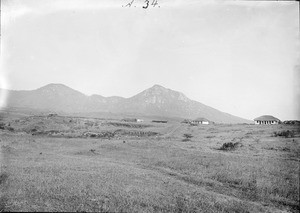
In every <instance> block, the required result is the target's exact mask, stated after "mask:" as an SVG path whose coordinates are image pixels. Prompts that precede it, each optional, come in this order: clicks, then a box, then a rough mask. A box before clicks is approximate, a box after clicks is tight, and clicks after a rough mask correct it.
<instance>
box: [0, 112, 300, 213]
mask: <svg viewBox="0 0 300 213" xmlns="http://www.w3.org/2000/svg"><path fill="white" fill-rule="evenodd" d="M1 122H3V123H4V124H5V125H6V126H8V125H9V126H10V127H11V128H13V129H9V128H5V129H0V140H1V141H0V145H1V152H0V153H1V156H0V157H1V171H0V172H1V173H0V196H1V197H0V212H1V211H73V212H74V211H80V212H298V209H299V161H300V132H299V126H296V125H283V124H282V125H273V126H256V125H247V124H244V125H242V124H241V125H218V124H216V125H198V126H190V125H188V124H183V123H180V122H175V121H173V122H168V123H167V124H155V123H151V122H150V120H145V121H144V122H143V123H126V122H121V121H119V120H117V119H115V120H112V119H111V120H109V119H93V118H80V117H62V116H53V117H46V116H19V117H18V116H15V117H13V119H12V116H9V117H7V116H6V117H5V116H4V115H3V116H2V121H1ZM287 130H289V131H293V132H294V135H293V137H287V138H286V137H280V136H277V134H274V132H282V131H287ZM187 134H188V135H189V137H186V135H187ZM224 143H233V144H235V146H234V147H233V148H232V149H223V150H222V149H221V148H222V145H223V144H224Z"/></svg>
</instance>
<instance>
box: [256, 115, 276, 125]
mask: <svg viewBox="0 0 300 213" xmlns="http://www.w3.org/2000/svg"><path fill="white" fill-rule="evenodd" d="M254 122H255V124H267V125H269V124H270V125H271V124H279V123H280V120H279V119H278V118H275V117H273V116H272V115H263V116H260V117H258V118H255V119H254Z"/></svg>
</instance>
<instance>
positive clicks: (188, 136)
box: [182, 133, 193, 142]
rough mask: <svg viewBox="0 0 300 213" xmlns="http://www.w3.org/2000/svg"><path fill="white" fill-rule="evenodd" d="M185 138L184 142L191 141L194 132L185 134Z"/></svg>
mask: <svg viewBox="0 0 300 213" xmlns="http://www.w3.org/2000/svg"><path fill="white" fill-rule="evenodd" d="M183 137H184V139H182V141H183V142H187V141H191V138H192V137H193V135H192V134H187V133H186V134H183Z"/></svg>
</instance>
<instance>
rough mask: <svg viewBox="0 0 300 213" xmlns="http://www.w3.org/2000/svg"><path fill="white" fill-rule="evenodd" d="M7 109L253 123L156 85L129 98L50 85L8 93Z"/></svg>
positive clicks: (9, 91)
mask: <svg viewBox="0 0 300 213" xmlns="http://www.w3.org/2000/svg"><path fill="white" fill-rule="evenodd" d="M7 91H8V98H7V107H28V108H32V109H39V110H52V111H62V112H67V113H80V112H83V113H89V112H104V113H105V112H106V113H108V112H109V113H121V114H126V113H128V114H132V113H137V114H144V115H146V116H163V117H181V118H189V119H195V118H197V117H204V118H207V119H209V120H211V121H214V122H217V123H250V122H251V121H250V120H247V119H244V118H240V117H237V116H234V115H231V114H229V113H225V112H222V111H220V110H217V109H215V108H212V107H210V106H207V105H205V104H202V103H200V102H198V101H194V100H191V99H189V98H188V97H186V96H185V95H184V94H183V93H181V92H179V91H174V90H172V89H168V88H165V87H163V86H161V85H158V84H155V85H153V86H152V87H150V88H148V89H145V90H143V91H141V92H139V93H137V94H136V95H133V96H131V97H129V98H123V97H120V96H110V97H104V96H102V95H97V94H93V95H85V94H84V93H81V92H80V91H77V90H74V89H72V88H70V87H68V86H66V85H64V84H55V83H51V84H47V85H45V86H43V87H40V88H38V89H35V90H19V91H18V90H7Z"/></svg>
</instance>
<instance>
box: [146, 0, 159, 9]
mask: <svg viewBox="0 0 300 213" xmlns="http://www.w3.org/2000/svg"><path fill="white" fill-rule="evenodd" d="M145 3H146V6H143V8H144V9H147V8H148V6H149V0H145ZM157 4H158V3H157V0H153V1H152V4H151V5H153V7H155V6H156V5H157Z"/></svg>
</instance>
